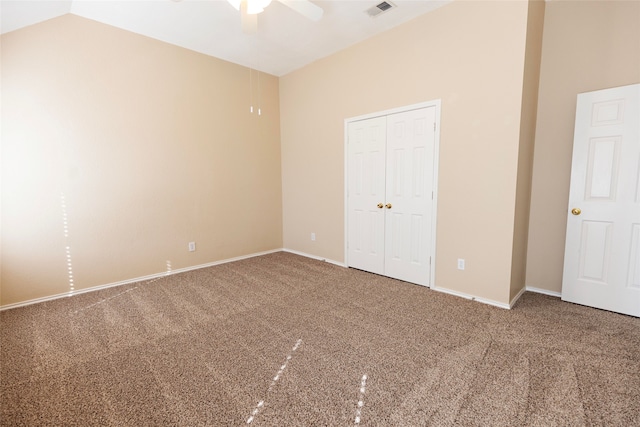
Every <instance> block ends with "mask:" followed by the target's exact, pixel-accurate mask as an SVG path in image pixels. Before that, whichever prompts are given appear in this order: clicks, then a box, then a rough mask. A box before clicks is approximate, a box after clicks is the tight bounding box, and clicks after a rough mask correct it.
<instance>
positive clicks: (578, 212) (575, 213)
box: [571, 208, 582, 215]
mask: <svg viewBox="0 0 640 427" xmlns="http://www.w3.org/2000/svg"><path fill="white" fill-rule="evenodd" d="M571 213H572V214H574V215H580V214H581V213H582V211H581V210H580V208H573V209H571Z"/></svg>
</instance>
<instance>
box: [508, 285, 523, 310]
mask: <svg viewBox="0 0 640 427" xmlns="http://www.w3.org/2000/svg"><path fill="white" fill-rule="evenodd" d="M526 291H527V288H526V287H524V288H522V289H520V292H518V295H516V296H515V297H513V299H512V300H511V302H510V303H509V308H513V306H514V305H516V303H517V302H518V300H519V299H520V297H521V296H522V295H524V293H525V292H526Z"/></svg>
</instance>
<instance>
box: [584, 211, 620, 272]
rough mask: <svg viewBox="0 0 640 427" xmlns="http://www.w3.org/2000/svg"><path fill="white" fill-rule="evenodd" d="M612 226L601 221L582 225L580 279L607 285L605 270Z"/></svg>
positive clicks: (609, 251)
mask: <svg viewBox="0 0 640 427" xmlns="http://www.w3.org/2000/svg"><path fill="white" fill-rule="evenodd" d="M612 228H613V224H612V223H610V222H603V221H584V222H583V223H582V238H581V241H582V244H581V245H580V268H579V271H580V274H579V276H578V277H579V278H580V279H585V280H591V281H595V282H600V283H602V284H606V283H607V268H608V266H609V259H610V257H611V232H612Z"/></svg>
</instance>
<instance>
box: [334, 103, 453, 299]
mask: <svg viewBox="0 0 640 427" xmlns="http://www.w3.org/2000/svg"><path fill="white" fill-rule="evenodd" d="M430 107H434V108H435V130H434V133H435V135H434V138H435V140H434V147H433V151H434V152H433V203H432V205H431V206H432V208H431V218H432V221H431V242H430V245H431V247H430V251H431V268H430V277H429V287H433V286H434V280H435V272H436V268H435V266H436V257H437V253H436V240H437V238H436V237H437V236H436V228H437V222H438V221H437V212H438V165H439V163H440V161H439V159H440V156H439V153H440V113H441V100H440V99H436V100H432V101H426V102H421V103H417V104H412V105H406V106H403V107H398V108H393V109H390V110H384V111H378V112H374V113H369V114H364V115H361V116H356V117H350V118H347V119H345V120H344V259H345V266H347V267H349V250H348V242H349V229H348V227H349V221H348V218H349V212H348V209H349V200H348V191H349V188H348V185H349V154H348V141H349V124H350V123H352V122H356V121H360V120H367V119H372V118H376V117H384V116H388V115H391V114H397V113H403V112H407V111H412V110H418V109H422V108H430Z"/></svg>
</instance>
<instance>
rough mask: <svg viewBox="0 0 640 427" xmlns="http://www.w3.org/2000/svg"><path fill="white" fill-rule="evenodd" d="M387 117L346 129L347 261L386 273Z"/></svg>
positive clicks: (363, 268) (372, 270) (353, 265)
mask: <svg viewBox="0 0 640 427" xmlns="http://www.w3.org/2000/svg"><path fill="white" fill-rule="evenodd" d="M386 125H387V119H386V117H377V118H372V119H368V120H361V121H357V122H351V123H349V125H348V128H347V132H348V135H347V138H348V143H347V158H348V162H349V164H348V177H347V192H348V208H347V230H348V237H347V241H348V260H349V265H350V266H351V267H355V268H359V269H361V270H366V271H370V272H372V273H376V274H384V210H383V205H384V201H385V195H384V192H385V156H386V152H385V150H386V138H387V131H386Z"/></svg>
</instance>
